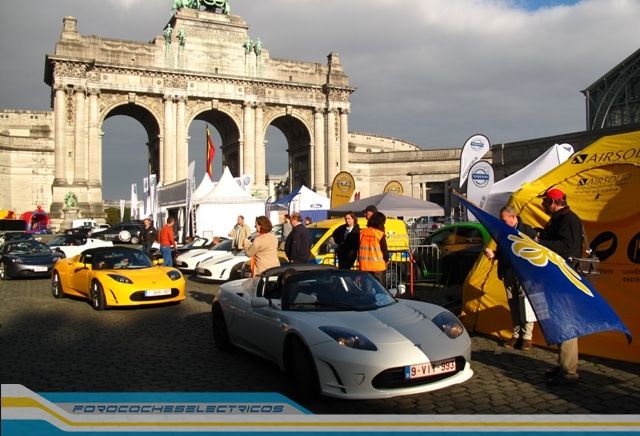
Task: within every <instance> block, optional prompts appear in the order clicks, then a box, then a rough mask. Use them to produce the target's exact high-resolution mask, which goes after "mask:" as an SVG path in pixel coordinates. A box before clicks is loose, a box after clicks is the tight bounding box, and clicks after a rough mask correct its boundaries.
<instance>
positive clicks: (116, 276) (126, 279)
mask: <svg viewBox="0 0 640 436" xmlns="http://www.w3.org/2000/svg"><path fill="white" fill-rule="evenodd" d="M107 275H108V276H109V277H111V278H112V279H113V280H115V281H116V282H118V283H126V284H128V285H132V284H133V282H132V281H131V279H130V278H129V277H125V276H121V275H120V274H107Z"/></svg>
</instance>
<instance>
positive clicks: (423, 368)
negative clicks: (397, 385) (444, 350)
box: [404, 359, 456, 380]
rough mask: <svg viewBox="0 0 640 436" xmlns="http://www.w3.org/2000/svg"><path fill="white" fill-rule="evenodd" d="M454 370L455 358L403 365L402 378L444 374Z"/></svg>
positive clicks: (408, 378)
mask: <svg viewBox="0 0 640 436" xmlns="http://www.w3.org/2000/svg"><path fill="white" fill-rule="evenodd" d="M455 370H456V361H455V359H451V360H443V361H441V362H437V363H435V364H433V363H420V364H418V365H410V366H405V367H404V378H405V380H410V379H413V378H420V377H430V376H432V375H438V374H445V373H447V372H453V371H455Z"/></svg>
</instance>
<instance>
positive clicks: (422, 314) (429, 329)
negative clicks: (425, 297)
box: [287, 300, 468, 346]
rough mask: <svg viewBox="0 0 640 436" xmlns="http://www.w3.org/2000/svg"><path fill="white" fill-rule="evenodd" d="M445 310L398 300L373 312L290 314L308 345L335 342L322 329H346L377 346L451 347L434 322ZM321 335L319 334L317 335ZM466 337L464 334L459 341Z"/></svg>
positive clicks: (446, 337) (448, 340)
mask: <svg viewBox="0 0 640 436" xmlns="http://www.w3.org/2000/svg"><path fill="white" fill-rule="evenodd" d="M445 311H447V310H446V309H444V308H442V307H440V306H436V305H433V304H429V303H422V302H415V301H411V300H399V301H398V302H397V303H395V304H392V305H390V306H387V307H382V308H379V309H376V310H371V311H362V312H356V311H335V312H287V314H288V315H289V317H290V322H291V324H292V326H294V325H297V326H298V327H299V328H302V329H305V330H306V332H305V333H310V332H311V333H312V334H311V335H307V334H305V338H306V339H307V340H308V341H310V342H309V345H315V344H316V343H321V342H326V341H329V340H332V339H331V338H329V337H328V336H327V335H324V334H322V332H321V331H320V330H319V329H318V328H319V327H321V326H334V327H343V328H346V329H349V330H355V331H357V332H359V333H361V334H363V335H365V336H366V337H367V338H368V339H369V340H371V341H372V342H373V343H374V344H376V345H378V346H380V345H384V344H398V343H403V342H407V341H410V342H411V343H413V344H425V343H427V342H428V343H429V344H434V343H437V342H444V343H449V344H450V343H451V341H453V339H451V338H449V337H448V336H447V335H446V334H445V333H443V332H442V330H440V328H438V327H437V326H436V325H435V324H434V323H433V322H432V321H431V319H433V318H434V317H435V316H436V315H438V314H439V313H441V312H445ZM316 332H317V333H320V334H316ZM463 337H466V338H467V339H466V340H467V341H468V335H466V334H463V335H461V336H459V337H458V338H456V339H459V338H463Z"/></svg>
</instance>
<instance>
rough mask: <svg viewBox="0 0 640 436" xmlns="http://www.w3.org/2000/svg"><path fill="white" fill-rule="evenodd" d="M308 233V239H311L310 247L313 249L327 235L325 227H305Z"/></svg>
mask: <svg viewBox="0 0 640 436" xmlns="http://www.w3.org/2000/svg"><path fill="white" fill-rule="evenodd" d="M307 231H308V233H309V239H311V246H312V247H313V246H314V245H316V243H317V242H318V241H319V240H320V238H322V237H323V236H324V235H325V233H327V228H326V227H307Z"/></svg>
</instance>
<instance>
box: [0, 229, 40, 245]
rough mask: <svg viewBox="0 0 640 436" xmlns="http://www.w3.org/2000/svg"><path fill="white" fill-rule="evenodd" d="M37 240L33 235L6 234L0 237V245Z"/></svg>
mask: <svg viewBox="0 0 640 436" xmlns="http://www.w3.org/2000/svg"><path fill="white" fill-rule="evenodd" d="M29 240H35V237H34V236H33V234H32V233H27V232H5V233H3V234H2V235H0V243H6V242H11V241H29Z"/></svg>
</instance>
